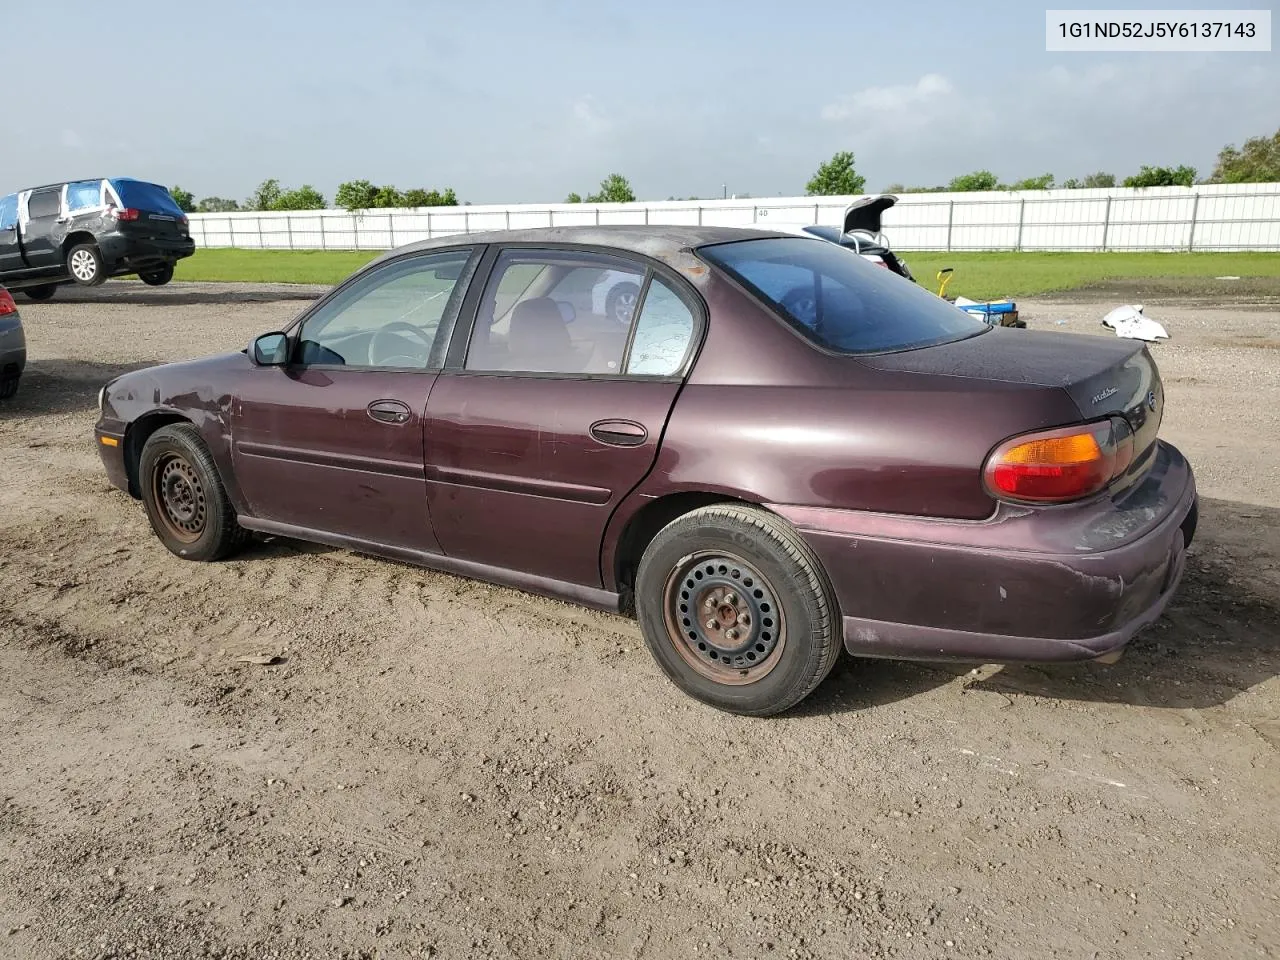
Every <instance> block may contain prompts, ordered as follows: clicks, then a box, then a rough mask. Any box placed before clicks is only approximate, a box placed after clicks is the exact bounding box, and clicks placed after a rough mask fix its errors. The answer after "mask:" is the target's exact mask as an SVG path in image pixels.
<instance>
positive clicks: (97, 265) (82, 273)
mask: <svg viewBox="0 0 1280 960" xmlns="http://www.w3.org/2000/svg"><path fill="white" fill-rule="evenodd" d="M67 273H69V274H71V279H72V280H74V281H75V282H76V283H78V284H80V285H81V286H82V287H96V286H97V285H98V284H100V283H102V281H104V280H106V279H107V272H106V269H105V268H104V267H103V264H102V254H101V253H99V252H98V248H97V247H95V246H94V245H93V244H92V243H77V244H76V245H75V246H74V247H72V248H71V249H70V250H68V251H67Z"/></svg>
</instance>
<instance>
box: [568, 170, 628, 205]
mask: <svg viewBox="0 0 1280 960" xmlns="http://www.w3.org/2000/svg"><path fill="white" fill-rule="evenodd" d="M635 199H636V194H635V191H634V190H632V189H631V182H630V181H629V180H627V178H626V177H624V176H623V175H622V174H620V173H611V174H609V175H608V176H607V177H605V178H604V179H603V180H601V181H600V189H599V190H598V191H597V192H596V193H593V194H591V195H590V196H589V197H587V203H634V202H635ZM569 202H570V203H572V202H573V201H569Z"/></svg>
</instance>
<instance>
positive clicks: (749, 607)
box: [663, 551, 787, 686]
mask: <svg viewBox="0 0 1280 960" xmlns="http://www.w3.org/2000/svg"><path fill="white" fill-rule="evenodd" d="M663 619H664V621H665V623H666V627H667V636H668V639H669V640H670V641H671V645H672V646H673V647H674V648H675V650H676V652H677V653H679V654H680V656H681V658H682V659H683V660H684V661H685V663H687V664H688V665H689V666H690V667H692V668H693V669H694V670H695V671H697V672H698V673H699V674H700V675H701V676H703V677H706V678H707V679H708V680H712V681H714V682H716V683H722V684H727V685H731V686H743V685H745V684H749V683H757V682H759V681H760V680H763V679H764V678H765V677H766V676H768V675H769V673H770V672H772V671H773V669H774V668H775V667H776V666H777V665H778V663H779V661H780V660H781V659H782V651H783V648H784V647H785V646H786V642H787V630H786V621H785V619H784V617H783V613H782V606H781V604H780V603H779V602H778V594H777V591H776V590H774V589H773V585H772V584H771V583H770V582H769V580H768V579H767V578H766V577H764V576H763V575H762V574H761V573H760V571H759V570H758V569H756V568H755V567H754V566H752V565H751V564H749V563H747V562H745V561H744V560H742V558H740V557H735V556H733V555H732V554H729V553H720V552H712V551H704V552H700V553H695V554H691V555H689V556H687V557H685V558H684V559H683V560H681V561H680V562H679V563H678V564H676V566H675V567H674V568H673V569H672V571H671V573H670V575H669V576H668V577H667V581H666V584H665V586H664V588H663Z"/></svg>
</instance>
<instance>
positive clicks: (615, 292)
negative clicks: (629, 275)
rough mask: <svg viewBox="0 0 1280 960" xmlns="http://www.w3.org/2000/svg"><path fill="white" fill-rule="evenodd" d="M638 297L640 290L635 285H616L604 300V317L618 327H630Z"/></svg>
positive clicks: (628, 283)
mask: <svg viewBox="0 0 1280 960" xmlns="http://www.w3.org/2000/svg"><path fill="white" fill-rule="evenodd" d="M639 297H640V288H639V287H638V286H637V285H636V284H634V283H630V282H627V283H620V284H618V285H617V286H615V287H614V288H613V289H612V290H610V291H609V294H608V296H606V297H605V298H604V312H605V315H606V316H607V317H608V318H609V319H610V320H612V321H613V322H614V323H616V324H617V325H618V326H620V327H626V326H630V324H631V320H632V317H634V316H635V310H636V301H637V300H638V299H639Z"/></svg>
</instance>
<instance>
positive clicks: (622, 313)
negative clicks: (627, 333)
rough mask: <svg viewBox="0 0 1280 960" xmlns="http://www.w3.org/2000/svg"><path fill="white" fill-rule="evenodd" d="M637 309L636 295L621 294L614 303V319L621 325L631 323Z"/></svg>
mask: <svg viewBox="0 0 1280 960" xmlns="http://www.w3.org/2000/svg"><path fill="white" fill-rule="evenodd" d="M635 308H636V294H634V293H628V292H624V293H620V294H618V297H617V299H616V300H615V301H614V303H613V317H614V319H615V320H617V321H618V322H619V323H630V322H631V312H632V311H633V310H635Z"/></svg>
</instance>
